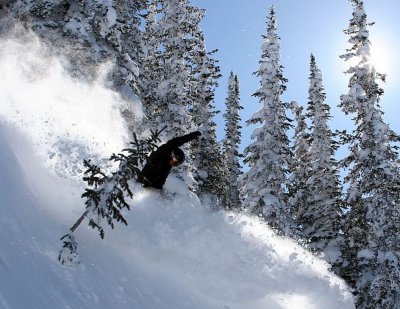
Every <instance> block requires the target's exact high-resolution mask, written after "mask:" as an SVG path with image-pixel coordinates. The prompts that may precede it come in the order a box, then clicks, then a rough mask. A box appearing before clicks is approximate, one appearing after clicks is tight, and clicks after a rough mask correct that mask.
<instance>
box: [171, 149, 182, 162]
mask: <svg viewBox="0 0 400 309" xmlns="http://www.w3.org/2000/svg"><path fill="white" fill-rule="evenodd" d="M171 159H172V160H176V161H177V162H178V165H180V164H182V163H183V161H185V154H184V153H183V151H182V150H181V149H180V148H176V149H174V150H172V152H171Z"/></svg>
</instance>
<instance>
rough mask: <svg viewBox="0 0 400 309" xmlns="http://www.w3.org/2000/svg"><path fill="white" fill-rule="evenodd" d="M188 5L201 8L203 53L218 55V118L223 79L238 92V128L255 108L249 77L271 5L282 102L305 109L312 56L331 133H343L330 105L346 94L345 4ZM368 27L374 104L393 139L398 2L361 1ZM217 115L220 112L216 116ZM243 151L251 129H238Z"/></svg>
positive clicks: (343, 124)
mask: <svg viewBox="0 0 400 309" xmlns="http://www.w3.org/2000/svg"><path fill="white" fill-rule="evenodd" d="M191 4H193V5H195V6H197V7H200V8H203V9H206V11H207V13H206V16H205V18H204V19H203V21H202V24H201V26H202V29H203V31H204V33H205V36H206V42H207V48H208V50H212V49H215V48H218V49H219V52H218V53H217V54H216V58H217V59H218V60H219V64H220V66H221V70H222V74H223V77H222V78H221V79H220V81H219V84H220V86H219V88H218V90H217V94H216V107H217V109H219V110H221V111H222V112H224V109H225V103H224V102H225V97H226V93H227V85H226V82H227V79H228V76H229V72H230V71H233V72H234V73H235V74H237V75H238V77H239V81H240V90H241V103H242V105H243V107H244V110H243V111H242V113H241V118H242V120H243V121H245V120H247V119H249V118H250V116H251V114H252V113H253V112H255V111H256V110H257V109H258V108H259V103H258V100H257V99H256V98H254V97H252V96H251V95H252V94H253V93H254V92H255V91H256V89H257V88H258V86H259V79H258V78H257V77H256V76H254V75H252V73H253V72H254V71H256V70H257V68H258V61H259V60H260V51H261V49H260V48H261V43H262V35H264V34H265V33H266V22H267V16H268V14H269V8H270V7H271V5H275V8H276V16H277V28H278V29H277V33H278V35H279V36H280V38H281V64H282V65H283V66H284V75H285V77H286V78H287V79H288V83H287V91H286V92H285V94H284V96H283V99H284V100H287V101H292V100H295V101H297V102H299V103H300V104H301V105H305V104H306V103H307V96H308V76H309V59H310V54H311V53H313V54H314V56H315V57H316V61H317V65H318V67H319V68H320V69H321V71H322V76H323V84H324V87H325V91H326V94H327V100H326V103H328V104H329V105H330V106H331V109H332V115H333V116H334V118H333V119H332V121H331V127H332V128H333V129H344V128H351V124H352V121H351V116H346V115H344V113H342V112H341V111H340V110H339V109H338V108H337V105H338V103H339V97H340V95H341V94H343V93H346V92H347V83H348V77H347V76H346V75H345V74H343V71H344V70H345V69H346V67H347V64H346V63H345V62H344V61H343V60H341V59H340V58H339V55H341V54H343V53H344V52H345V48H346V46H347V39H348V36H347V35H345V34H344V33H343V30H344V29H346V28H347V25H348V23H349V20H350V19H351V17H352V15H351V14H352V11H353V10H352V5H351V3H350V1H347V0H275V1H271V0H247V1H245V0H192V1H191ZM364 4H365V9H366V12H367V15H368V21H369V22H375V25H373V26H372V27H370V28H369V30H370V40H371V43H372V53H374V50H376V52H375V55H373V56H374V57H376V58H377V59H378V61H376V67H377V69H378V70H379V71H380V72H382V73H387V74H388V75H387V82H386V83H385V84H383V85H382V86H383V88H384V90H385V94H384V96H383V97H382V100H381V105H382V108H383V110H384V112H385V115H384V119H385V121H386V122H387V123H389V125H390V126H391V128H392V129H393V130H395V131H396V132H398V133H400V122H399V119H398V118H399V117H398V116H399V114H400V105H399V104H398V102H397V98H398V97H399V93H400V89H399V87H398V85H400V63H399V61H398V59H399V56H400V55H399V54H400V52H399V51H400V35H399V33H398V29H400V20H399V18H398V14H399V13H400V2H399V1H398V0H365V1H364ZM221 114H222V113H221ZM218 124H219V125H220V126H219V129H218V135H219V138H222V137H223V134H224V132H223V123H220V119H219V120H218ZM243 127H244V128H243V133H242V135H243V138H242V139H243V146H246V145H247V144H248V143H249V142H250V140H249V136H250V135H251V133H252V131H253V129H254V127H246V126H243Z"/></svg>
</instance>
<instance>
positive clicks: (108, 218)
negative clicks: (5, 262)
mask: <svg viewBox="0 0 400 309" xmlns="http://www.w3.org/2000/svg"><path fill="white" fill-rule="evenodd" d="M159 135H160V132H158V131H157V132H151V136H150V137H148V138H147V139H145V140H139V139H138V138H137V137H136V134H134V135H133V136H134V141H133V142H131V147H130V148H127V149H123V150H122V152H121V153H119V154H113V155H112V156H111V157H110V161H113V162H116V163H118V164H119V165H118V168H117V170H116V171H114V172H112V173H111V174H107V173H106V172H105V171H104V170H102V169H101V168H100V167H98V166H97V165H95V164H92V163H91V161H90V160H85V161H84V166H85V167H86V171H85V172H84V175H85V176H84V177H83V181H85V182H87V185H88V188H86V189H85V192H84V193H83V194H82V198H84V199H85V205H86V211H85V212H84V213H83V214H82V215H81V216H80V217H79V219H78V220H77V221H76V222H75V224H74V225H73V226H72V227H71V228H70V230H69V233H68V234H66V235H64V236H63V237H61V240H62V241H63V247H62V249H61V251H60V253H59V256H58V260H59V261H60V262H61V264H67V265H70V264H74V263H79V262H80V261H79V255H78V251H77V247H78V244H77V242H76V241H75V236H74V232H75V230H76V229H77V227H78V226H79V225H80V224H81V223H82V221H83V220H84V219H85V218H88V219H89V226H90V227H92V228H93V229H97V230H98V231H99V234H100V237H101V238H102V239H103V238H104V234H105V231H104V222H105V223H107V224H108V225H109V226H110V227H111V228H114V224H115V223H116V222H121V223H124V224H125V225H127V224H128V222H127V221H126V220H125V218H124V216H123V214H122V211H123V210H125V209H127V210H130V205H129V203H128V202H127V201H126V197H130V198H132V197H133V193H132V191H131V189H130V181H131V180H132V179H137V178H138V176H139V175H140V173H141V169H142V167H143V165H144V164H145V162H146V161H147V159H148V156H149V155H150V153H151V152H152V151H153V150H154V149H155V148H157V143H158V142H160V138H159Z"/></svg>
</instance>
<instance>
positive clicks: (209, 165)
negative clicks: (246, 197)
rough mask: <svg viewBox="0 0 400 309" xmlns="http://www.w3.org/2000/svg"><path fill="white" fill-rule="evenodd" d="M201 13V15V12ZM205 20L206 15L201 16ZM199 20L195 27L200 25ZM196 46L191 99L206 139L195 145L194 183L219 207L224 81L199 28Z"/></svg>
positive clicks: (192, 55) (222, 187)
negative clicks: (217, 100) (219, 107)
mask: <svg viewBox="0 0 400 309" xmlns="http://www.w3.org/2000/svg"><path fill="white" fill-rule="evenodd" d="M199 12H201V11H199ZM197 16H198V17H199V18H200V17H201V18H202V15H200V14H197ZM200 20H201V19H199V20H198V21H197V22H196V23H195V24H197V25H198V24H199V22H200ZM192 35H193V39H194V42H195V43H196V45H195V46H194V47H193V49H192V50H191V53H190V60H191V63H192V72H191V77H192V79H193V81H192V84H193V87H192V91H191V96H192V98H193V108H192V111H191V112H192V117H193V123H194V125H195V126H196V127H199V128H201V130H202V133H203V136H202V138H201V139H198V140H195V141H194V142H193V143H192V153H193V157H194V161H193V164H194V167H195V168H194V172H193V174H194V179H195V180H196V181H197V183H198V191H199V195H200V197H201V198H207V199H209V198H211V200H212V203H213V204H214V205H215V206H214V207H217V205H218V204H219V202H220V201H221V200H222V199H223V197H224V192H225V184H224V178H225V175H224V170H223V168H222V166H223V158H222V153H221V146H220V144H219V143H218V141H217V134H216V124H215V122H214V120H213V117H214V116H215V115H216V113H217V112H216V111H215V108H214V93H215V87H216V86H217V85H218V83H217V79H218V78H219V77H220V68H219V66H218V65H217V61H216V60H214V59H213V58H212V56H213V54H214V53H215V52H216V51H212V52H209V53H208V52H207V51H206V47H205V41H204V35H203V33H202V31H201V29H200V28H199V27H197V28H194V29H193V34H192Z"/></svg>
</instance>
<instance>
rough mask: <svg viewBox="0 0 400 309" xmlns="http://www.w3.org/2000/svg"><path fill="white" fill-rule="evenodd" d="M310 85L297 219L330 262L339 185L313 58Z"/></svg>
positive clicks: (334, 247)
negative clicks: (303, 181) (308, 123)
mask: <svg viewBox="0 0 400 309" xmlns="http://www.w3.org/2000/svg"><path fill="white" fill-rule="evenodd" d="M310 72H311V73H310V77H309V80H310V88H309V97H308V107H307V112H308V113H307V117H308V118H310V119H311V127H310V135H309V142H308V144H309V145H310V147H309V149H308V151H307V154H306V157H305V162H306V169H305V171H306V187H305V194H304V195H305V204H304V205H303V209H301V210H299V211H298V217H297V222H298V223H299V224H300V226H301V228H302V235H303V238H304V239H305V240H306V242H307V247H308V248H309V249H310V250H311V251H314V252H318V253H321V252H322V253H325V256H326V258H327V260H328V261H329V262H335V261H334V260H333V259H334V258H335V257H336V256H337V254H333V252H337V250H338V248H337V243H336V242H337V239H338V232H339V230H340V228H341V213H342V203H341V184H340V179H339V171H338V164H337V162H336V160H335V158H334V154H335V151H336V150H337V143H336V142H335V141H334V139H333V133H332V131H331V130H330V129H329V127H328V121H329V118H330V107H329V105H328V104H326V103H325V102H324V101H325V98H326V95H325V93H324V88H323V86H322V75H321V71H320V70H319V69H318V67H317V65H316V62H315V57H314V56H313V55H311V59H310Z"/></svg>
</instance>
